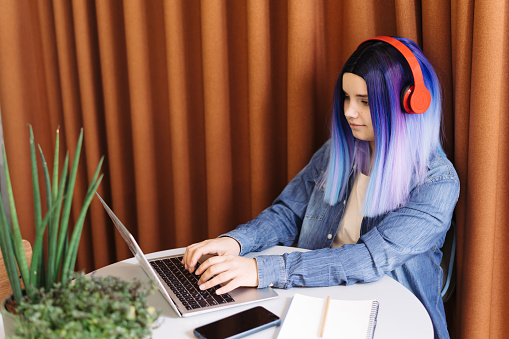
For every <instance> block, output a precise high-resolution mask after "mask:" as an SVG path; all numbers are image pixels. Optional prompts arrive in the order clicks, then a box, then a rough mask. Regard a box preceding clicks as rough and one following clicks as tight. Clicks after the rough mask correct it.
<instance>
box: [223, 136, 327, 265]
mask: <svg viewBox="0 0 509 339" xmlns="http://www.w3.org/2000/svg"><path fill="white" fill-rule="evenodd" d="M329 142H330V141H328V142H326V143H325V144H324V145H323V146H322V148H320V149H319V150H318V151H317V152H316V153H315V154H314V155H313V157H312V158H311V161H310V162H309V163H308V164H307V166H306V167H304V169H303V170H302V171H301V172H300V173H299V174H297V175H296V176H295V178H293V180H292V181H290V183H289V184H288V185H287V186H286V187H285V189H284V190H283V192H282V193H281V194H280V195H279V197H278V198H277V199H276V200H275V201H274V203H273V204H272V206H270V207H269V208H267V209H266V210H264V211H263V212H262V213H260V214H259V215H258V216H257V217H256V218H255V219H253V220H251V221H249V222H248V223H246V224H243V225H240V226H238V227H237V228H236V229H235V230H233V231H231V232H228V233H226V234H223V235H221V236H228V237H232V238H234V239H235V240H237V241H238V242H239V244H240V247H241V253H240V255H244V254H246V253H249V252H254V251H262V250H264V249H266V248H269V247H272V246H276V245H285V246H289V245H293V244H294V243H295V242H296V239H297V238H298V236H299V231H300V228H301V226H302V220H303V218H304V214H305V212H306V209H307V206H308V203H309V199H310V196H311V194H312V192H313V189H314V187H315V185H316V183H317V182H318V181H319V180H320V177H321V175H322V173H323V172H324V170H325V169H326V167H327V163H328V156H329Z"/></svg>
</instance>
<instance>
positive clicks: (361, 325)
mask: <svg viewBox="0 0 509 339" xmlns="http://www.w3.org/2000/svg"><path fill="white" fill-rule="evenodd" d="M326 302H327V299H326V298H317V297H310V296H306V295H302V294H295V295H294V297H293V299H292V302H291V304H290V307H289V308H288V311H287V313H286V316H285V318H284V320H283V324H282V325H281V328H280V330H279V333H278V336H277V338H278V339H290V338H291V339H295V338H306V339H314V338H316V339H320V331H321V328H322V323H323V318H324V314H325V306H326ZM377 314H378V301H376V300H337V299H331V300H330V304H329V309H328V311H327V319H326V321H325V329H324V333H323V337H322V339H328V338H339V337H341V338H349V339H356V338H359V339H367V338H372V337H373V334H374V330H375V325H376V318H377Z"/></svg>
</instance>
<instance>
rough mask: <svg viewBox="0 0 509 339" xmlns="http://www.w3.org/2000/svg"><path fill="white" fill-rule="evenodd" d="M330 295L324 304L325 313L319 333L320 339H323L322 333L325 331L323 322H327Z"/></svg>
mask: <svg viewBox="0 0 509 339" xmlns="http://www.w3.org/2000/svg"><path fill="white" fill-rule="evenodd" d="M329 304H330V295H329V296H328V297H327V303H326V304H325V313H324V314H323V321H322V329H321V331H320V338H321V337H323V331H324V330H325V322H326V321H327V312H329Z"/></svg>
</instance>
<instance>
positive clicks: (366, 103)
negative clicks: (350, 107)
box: [361, 100, 369, 106]
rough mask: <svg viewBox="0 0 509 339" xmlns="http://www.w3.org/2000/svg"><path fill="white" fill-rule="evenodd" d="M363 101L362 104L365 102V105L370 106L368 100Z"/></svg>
mask: <svg viewBox="0 0 509 339" xmlns="http://www.w3.org/2000/svg"><path fill="white" fill-rule="evenodd" d="M361 102H362V104H363V105H364V106H369V104H368V102H367V101H365V100H363V101H361Z"/></svg>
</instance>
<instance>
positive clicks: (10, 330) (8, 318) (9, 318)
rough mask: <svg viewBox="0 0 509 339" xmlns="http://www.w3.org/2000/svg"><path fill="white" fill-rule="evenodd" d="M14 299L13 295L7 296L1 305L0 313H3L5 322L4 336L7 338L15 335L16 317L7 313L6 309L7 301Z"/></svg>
mask: <svg viewBox="0 0 509 339" xmlns="http://www.w3.org/2000/svg"><path fill="white" fill-rule="evenodd" d="M11 297H12V295H9V296H7V297H6V298H4V300H2V304H1V305H0V311H1V313H2V320H3V322H4V335H5V337H7V336H8V335H14V330H15V326H14V320H15V319H16V315H14V314H12V313H9V312H7V309H6V308H5V303H6V302H7V300H9V299H10V298H11Z"/></svg>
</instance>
